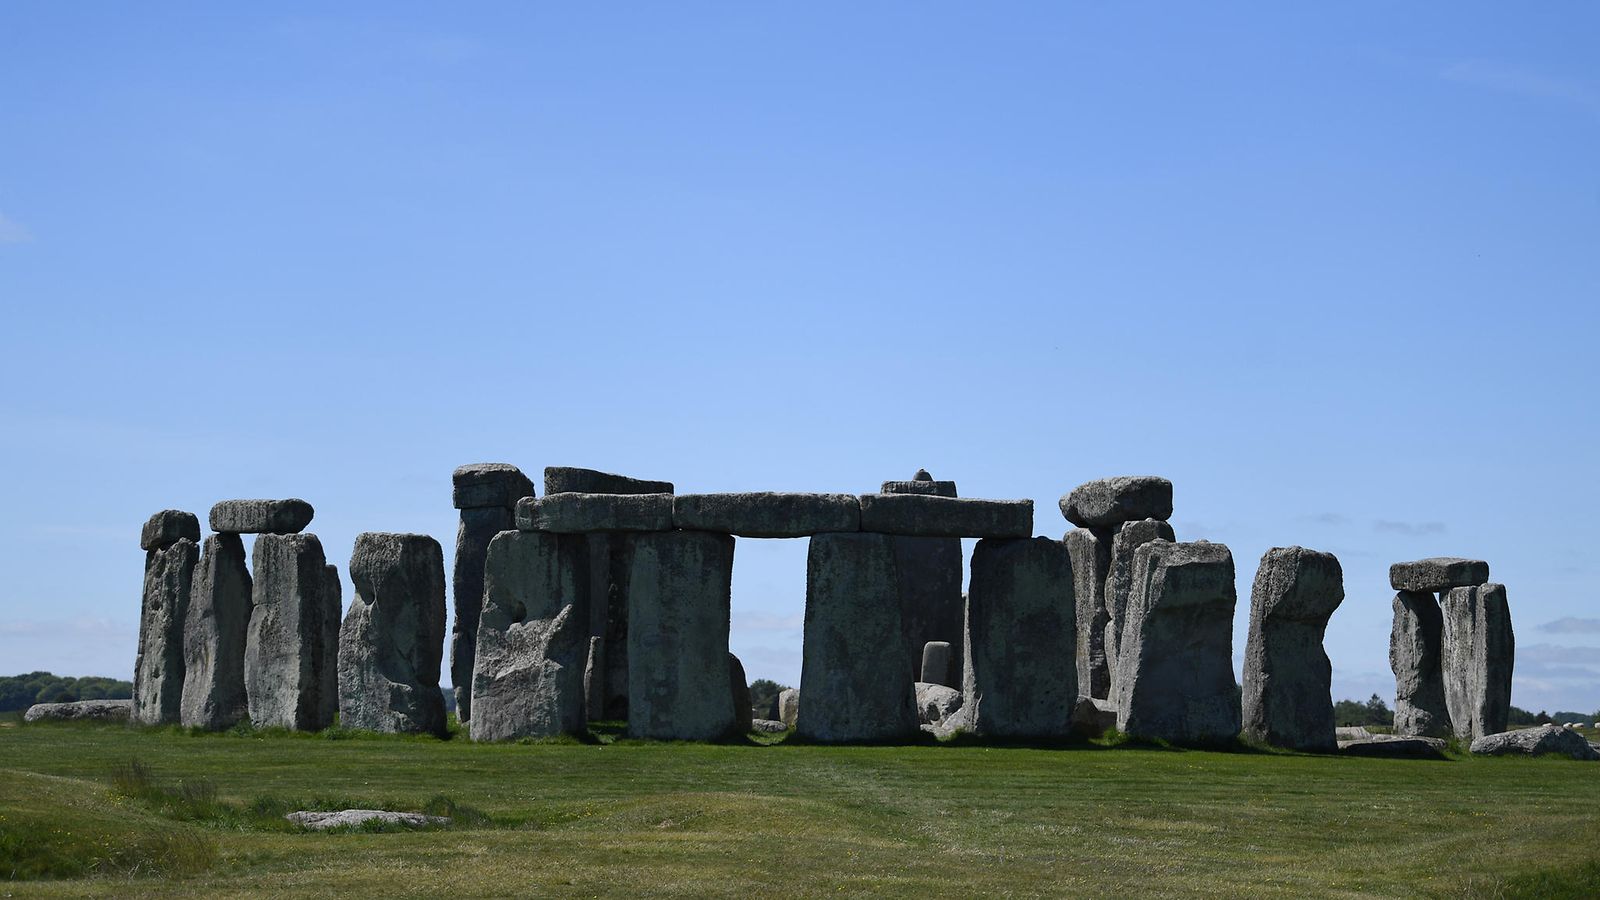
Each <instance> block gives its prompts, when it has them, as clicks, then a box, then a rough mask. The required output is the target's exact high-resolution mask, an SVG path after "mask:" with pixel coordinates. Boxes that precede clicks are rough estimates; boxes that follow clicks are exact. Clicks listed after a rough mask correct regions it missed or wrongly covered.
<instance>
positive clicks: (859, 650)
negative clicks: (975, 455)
mask: <svg viewBox="0 0 1600 900" xmlns="http://www.w3.org/2000/svg"><path fill="white" fill-rule="evenodd" d="M885 496H896V495H885ZM903 496H905V497H908V498H910V499H927V498H921V497H915V496H913V495H903ZM933 499H943V498H933ZM946 502H954V501H946ZM898 584H899V575H898V573H897V572H896V571H895V561H894V543H893V541H892V540H891V539H890V538H889V537H887V536H885V535H882V534H819V535H817V536H816V537H814V538H812V539H811V548H810V551H809V553H808V554H807V557H806V616H805V642H804V644H803V645H802V651H803V653H804V659H803V661H802V663H801V669H800V689H801V690H803V691H804V692H805V696H806V702H805V706H804V707H803V708H802V709H801V710H800V712H799V717H798V720H797V722H796V730H797V731H798V732H799V733H800V734H801V735H803V736H805V737H807V738H810V739H812V740H816V741H876V740H894V739H897V738H902V737H906V736H910V735H916V734H917V730H918V727H917V711H916V693H915V692H914V691H913V690H912V688H911V681H910V679H909V678H907V677H906V673H908V672H910V671H911V666H912V661H911V653H910V649H909V648H908V647H907V646H906V644H905V640H904V637H903V635H904V630H903V628H902V626H901V622H900V604H899V597H898V587H897V586H898ZM785 713H787V710H785Z"/></svg>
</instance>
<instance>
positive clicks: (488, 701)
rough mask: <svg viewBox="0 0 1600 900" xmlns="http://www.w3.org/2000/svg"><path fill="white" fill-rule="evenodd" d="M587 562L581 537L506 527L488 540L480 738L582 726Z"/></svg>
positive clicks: (476, 683)
mask: <svg viewBox="0 0 1600 900" xmlns="http://www.w3.org/2000/svg"><path fill="white" fill-rule="evenodd" d="M588 568H589V560H588V544H587V543H586V542H585V541H584V539H583V537H582V536H581V535H567V534H549V533H546V532H535V531H504V532H501V533H500V534H498V535H496V536H495V538H494V540H493V541H491V542H490V543H489V555H488V559H487V561H486V563H485V564H484V591H483V614H482V616H481V617H480V619H479V621H478V647H477V655H476V660H475V663H474V667H473V671H472V719H471V726H470V731H471V733H472V739H473V740H474V741H499V740H508V739H513V738H524V737H550V736H553V735H558V734H575V733H579V732H582V731H583V728H584V693H583V670H584V665H585V663H587V661H588V655H589V579H588Z"/></svg>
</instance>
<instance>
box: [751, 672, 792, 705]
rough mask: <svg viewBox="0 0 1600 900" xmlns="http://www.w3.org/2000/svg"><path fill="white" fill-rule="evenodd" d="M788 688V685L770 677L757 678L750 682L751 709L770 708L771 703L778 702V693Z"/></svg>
mask: <svg viewBox="0 0 1600 900" xmlns="http://www.w3.org/2000/svg"><path fill="white" fill-rule="evenodd" d="M788 689H789V686H788V685H786V684H779V683H777V682H776V681H773V680H772V679H770V678H757V679H756V680H755V681H752V682H750V706H751V708H752V709H762V710H771V709H772V708H773V704H775V703H777V702H778V695H779V694H780V693H782V692H784V691H787V690H788Z"/></svg>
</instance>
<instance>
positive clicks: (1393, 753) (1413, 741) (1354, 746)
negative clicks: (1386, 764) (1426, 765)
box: [1339, 734, 1445, 759]
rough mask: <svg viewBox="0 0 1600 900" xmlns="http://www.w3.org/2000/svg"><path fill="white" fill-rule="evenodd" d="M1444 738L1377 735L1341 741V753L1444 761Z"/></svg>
mask: <svg viewBox="0 0 1600 900" xmlns="http://www.w3.org/2000/svg"><path fill="white" fill-rule="evenodd" d="M1444 748H1445V743H1444V739H1443V738H1431V737H1423V736H1421V735H1399V734H1375V735H1372V736H1371V737H1367V738H1361V739H1359V740H1354V741H1340V742H1339V752H1340V753H1343V754H1345V755H1346V756H1378V757H1390V758H1398V759H1444V758H1445V756H1444Z"/></svg>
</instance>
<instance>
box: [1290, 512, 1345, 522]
mask: <svg viewBox="0 0 1600 900" xmlns="http://www.w3.org/2000/svg"><path fill="white" fill-rule="evenodd" d="M1300 521H1302V522H1309V523H1311V524H1312V525H1348V524H1349V523H1350V517H1349V516H1347V515H1345V514H1344V513H1336V512H1320V513H1312V514H1310V515H1306V516H1301V517H1300Z"/></svg>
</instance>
